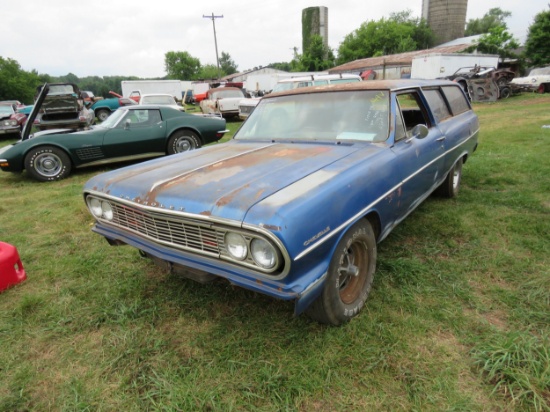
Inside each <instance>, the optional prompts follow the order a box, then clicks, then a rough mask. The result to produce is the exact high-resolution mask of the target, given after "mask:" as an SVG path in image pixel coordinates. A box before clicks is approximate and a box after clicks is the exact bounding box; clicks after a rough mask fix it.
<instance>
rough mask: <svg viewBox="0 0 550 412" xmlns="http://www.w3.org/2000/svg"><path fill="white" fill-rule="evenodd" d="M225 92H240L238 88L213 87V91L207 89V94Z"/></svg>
mask: <svg viewBox="0 0 550 412" xmlns="http://www.w3.org/2000/svg"><path fill="white" fill-rule="evenodd" d="M225 90H241V89H239V88H238V87H214V88H213V89H208V92H209V93H210V92H212V93H213V92H223V91H225Z"/></svg>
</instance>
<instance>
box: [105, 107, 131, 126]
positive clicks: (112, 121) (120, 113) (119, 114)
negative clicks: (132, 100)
mask: <svg viewBox="0 0 550 412" xmlns="http://www.w3.org/2000/svg"><path fill="white" fill-rule="evenodd" d="M127 112H128V110H124V109H118V110H115V111H114V112H113V114H112V115H110V116H109V117H107V119H105V121H104V122H102V123H101V124H100V125H99V126H101V127H106V128H108V129H111V128H113V127H115V126H116V125H117V124H118V122H119V121H120V119H122V118H123V117H124V116H126V113H127Z"/></svg>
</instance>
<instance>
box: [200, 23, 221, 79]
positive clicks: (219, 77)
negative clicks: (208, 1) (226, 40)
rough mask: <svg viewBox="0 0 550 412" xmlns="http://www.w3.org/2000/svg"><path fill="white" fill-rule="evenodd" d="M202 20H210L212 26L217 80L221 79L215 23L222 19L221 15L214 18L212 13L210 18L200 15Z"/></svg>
mask: <svg viewBox="0 0 550 412" xmlns="http://www.w3.org/2000/svg"><path fill="white" fill-rule="evenodd" d="M202 17H203V18H206V19H212V26H213V27H214V46H215V47H216V64H217V66H218V80H219V79H221V75H220V60H219V59H218V40H217V39H216V21H215V19H223V15H221V16H214V13H212V16H205V15H204V14H203V15H202Z"/></svg>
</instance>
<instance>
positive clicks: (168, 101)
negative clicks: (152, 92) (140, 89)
mask: <svg viewBox="0 0 550 412" xmlns="http://www.w3.org/2000/svg"><path fill="white" fill-rule="evenodd" d="M141 104H161V105H174V104H176V101H175V100H174V98H173V97H172V96H143V97H142V98H141Z"/></svg>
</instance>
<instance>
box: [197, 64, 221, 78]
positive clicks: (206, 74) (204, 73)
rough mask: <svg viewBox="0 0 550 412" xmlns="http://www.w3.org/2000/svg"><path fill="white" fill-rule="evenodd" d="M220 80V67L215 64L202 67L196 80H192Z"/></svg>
mask: <svg viewBox="0 0 550 412" xmlns="http://www.w3.org/2000/svg"><path fill="white" fill-rule="evenodd" d="M217 78H218V66H216V65H215V64H206V65H204V66H201V68H200V70H199V72H198V73H197V76H196V78H194V79H192V80H199V79H201V80H210V79H217Z"/></svg>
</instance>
